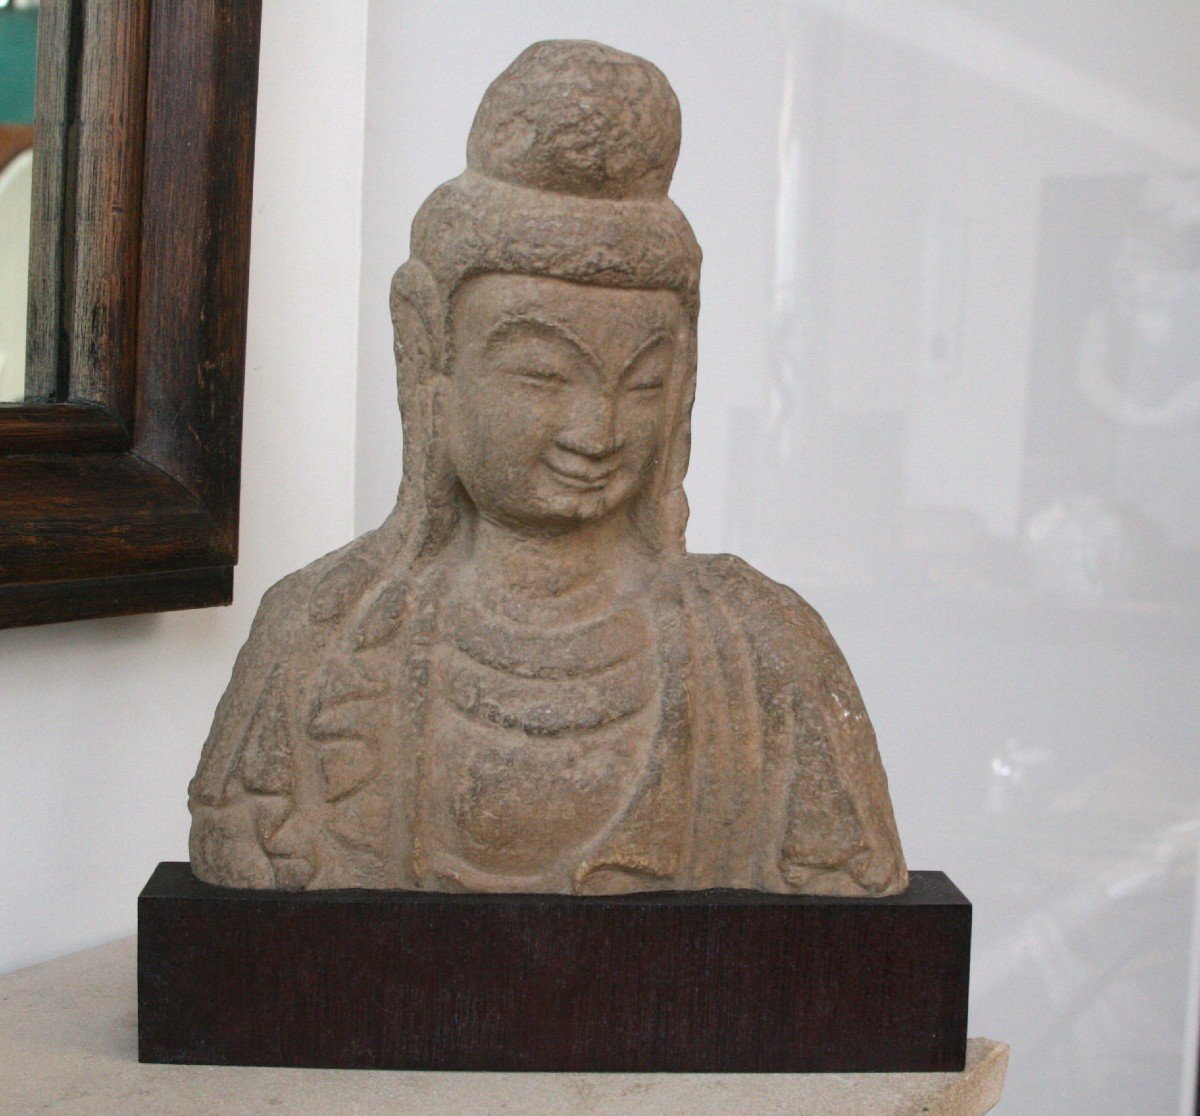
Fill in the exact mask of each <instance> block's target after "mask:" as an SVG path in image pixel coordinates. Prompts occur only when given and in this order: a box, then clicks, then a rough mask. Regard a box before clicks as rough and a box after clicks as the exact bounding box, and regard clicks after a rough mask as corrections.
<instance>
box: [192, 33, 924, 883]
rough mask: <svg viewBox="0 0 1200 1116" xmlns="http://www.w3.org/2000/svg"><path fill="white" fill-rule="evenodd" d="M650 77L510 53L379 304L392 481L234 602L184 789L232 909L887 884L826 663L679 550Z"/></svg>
mask: <svg viewBox="0 0 1200 1116" xmlns="http://www.w3.org/2000/svg"><path fill="white" fill-rule="evenodd" d="M678 149H679V106H678V102H677V101H676V99H675V95H674V93H673V92H672V90H671V88H670V86H669V85H668V84H667V82H666V79H665V78H664V77H663V75H662V74H661V73H660V72H659V71H658V70H657V69H656V68H655V67H654V66H652V65H650V64H649V63H648V62H646V61H644V60H642V59H640V58H635V57H632V56H630V55H627V54H622V53H620V52H618V51H615V50H612V49H611V48H609V47H605V46H601V45H599V44H596V43H584V42H546V43H538V44H536V45H535V46H532V47H530V48H529V49H528V50H526V51H525V52H524V53H523V54H522V55H521V56H520V57H519V58H518V59H517V60H516V61H515V62H514V63H513V64H512V65H511V66H510V67H509V68H508V69H507V70H506V71H505V72H504V73H503V74H501V75H500V77H499V78H498V79H497V80H496V81H495V82H494V83H493V84H492V86H491V87H490V88H489V89H488V91H487V93H486V95H485V96H484V99H483V102H482V104H481V105H480V108H479V111H478V114H477V115H476V118H475V122H474V124H473V126H472V128H471V133H470V138H469V140H468V142H467V170H466V171H465V172H464V173H463V174H462V175H461V176H460V177H458V178H456V179H454V180H453V181H452V182H448V183H446V184H445V185H444V186H442V187H440V188H439V189H437V190H436V191H434V193H433V194H432V195H431V196H430V197H429V198H428V200H427V201H426V202H425V203H424V205H423V206H422V207H421V209H420V211H419V212H418V214H417V217H416V220H415V221H414V224H413V230H412V254H411V258H410V259H409V260H408V262H407V263H405V264H404V265H403V266H402V267H401V268H400V270H399V271H398V272H397V273H396V276H395V279H394V281H393V283H392V296H391V310H392V321H393V323H394V327H395V351H396V365H397V369H398V378H399V394H400V409H401V413H402V417H403V423H404V478H403V482H402V484H401V488H400V496H399V500H398V502H397V504H396V508H395V511H394V512H393V513H392V514H391V515H390V516H389V517H388V519H387V520H386V521H385V522H384V524H383V525H382V526H381V527H380V528H379V529H378V530H376V531H372V532H370V533H368V534H366V535H364V536H362V537H361V538H359V539H356V540H355V541H354V542H352V543H350V545H349V546H347V547H345V548H343V549H342V550H339V551H337V552H336V553H333V554H330V555H328V556H326V557H325V558H322V559H320V560H319V561H317V562H314V563H313V564H312V565H311V566H309V567H307V568H306V569H303V570H301V571H299V572H298V573H295V574H292V575H291V576H290V577H287V578H285V579H284V580H283V581H282V582H280V583H279V584H278V585H276V586H275V587H274V588H273V589H271V590H270V591H269V592H268V593H267V594H266V596H265V597H264V599H263V602H262V606H261V607H260V609H259V612H258V616H257V619H256V620H255V622H254V627H253V629H252V631H251V633H250V638H249V640H248V642H247V643H246V646H245V648H244V649H243V650H242V652H241V654H240V656H239V657H238V660H237V664H236V666H235V667H234V672H233V679H232V681H231V682H230V685H229V688H228V690H227V692H226V694H225V696H224V698H223V699H222V701H221V703H220V706H219V707H218V709H217V713H216V719H215V723H214V724H213V728H212V732H211V733H210V735H209V738H208V741H207V742H206V744H205V746H204V753H203V756H202V758H201V760H200V767H199V771H198V773H197V775H196V778H195V779H194V780H193V782H192V784H191V810H192V836H191V859H192V867H193V869H194V870H195V873H196V875H197V876H199V877H200V878H201V879H202V880H206V881H208V882H210V883H214V884H223V885H228V886H236V887H251V888H282V889H304V888H310V889H311V888H342V887H370V888H423V889H429V890H434V891H463V890H466V891H487V892H567V893H580V894H611V893H617V892H630V891H647V890H658V889H698V888H709V887H736V888H756V889H760V890H763V891H773V892H794V893H808V894H820V895H843V896H864V895H865V896H870V895H885V894H890V893H893V892H898V891H902V890H903V889H904V888H905V886H906V885H907V879H908V877H907V873H906V870H905V866H904V858H903V854H902V853H901V850H900V842H899V839H898V837H897V834H896V828H895V822H894V821H893V818H892V808H891V803H890V801H889V798H888V790H887V780H886V777H885V775H884V772H883V767H882V766H881V764H880V760H879V753H878V750H877V748H876V744H875V737H874V733H873V731H872V729H871V725H870V722H869V721H868V719H867V714H866V712H865V710H864V709H863V705H862V701H861V699H860V697H859V694H858V690H857V688H856V687H855V684H854V680H853V678H852V677H851V675H850V671H849V669H848V668H847V666H846V663H845V661H844V659H843V658H842V655H841V653H840V652H839V651H838V649H837V646H836V645H835V644H834V642H833V640H832V639H831V638H830V635H829V632H828V631H827V630H826V628H825V626H824V624H823V623H822V622H821V620H820V618H819V617H818V616H817V615H816V613H815V612H814V611H813V610H812V609H811V608H810V607H809V606H808V605H806V604H805V603H804V602H803V601H802V600H800V598H799V597H797V596H796V595H795V594H794V593H793V592H792V591H791V590H790V589H786V588H784V587H783V586H781V585H777V584H776V583H774V582H772V581H770V580H768V579H767V578H766V577H764V576H763V575H762V574H759V573H757V572H756V571H754V570H753V569H751V568H750V567H749V566H747V565H746V564H745V563H744V562H742V561H740V560H739V559H737V558H733V557H730V556H728V555H716V556H713V555H699V554H688V553H687V552H686V550H685V548H684V524H685V521H686V518H687V503H686V500H685V498H684V494H683V487H682V484H683V476H684V472H685V471H686V469H687V460H688V449H689V415H690V411H691V406H692V398H693V393H694V386H695V373H696V316H697V310H698V305H699V303H698V282H699V274H700V250H699V248H698V246H697V244H696V241H695V238H694V237H693V235H692V230H691V228H690V227H689V225H688V223H687V221H686V220H685V219H684V217H683V215H682V214H681V213H680V211H679V210H678V209H677V208H676V207H675V206H674V204H672V202H671V201H669V200H668V198H667V196H666V192H667V186H668V184H669V182H670V178H671V173H672V171H673V169H674V166H675V159H676V155H677V153H678Z"/></svg>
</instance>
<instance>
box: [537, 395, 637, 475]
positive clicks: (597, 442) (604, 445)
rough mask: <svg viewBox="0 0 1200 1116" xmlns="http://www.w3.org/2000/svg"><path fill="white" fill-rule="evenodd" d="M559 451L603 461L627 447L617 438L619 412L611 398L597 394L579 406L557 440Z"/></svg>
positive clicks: (555, 440)
mask: <svg viewBox="0 0 1200 1116" xmlns="http://www.w3.org/2000/svg"><path fill="white" fill-rule="evenodd" d="M554 443H555V445H557V446H558V448H559V449H562V450H566V451H567V452H568V453H577V454H579V455H580V456H581V457H588V458H591V459H592V460H600V459H601V458H605V457H609V456H611V455H612V454H614V453H616V452H617V450H619V449H620V448H621V447H622V446H623V445H624V439H622V438H621V437H619V436H618V434H617V424H616V408H615V406H614V405H613V399H612V397H611V396H610V395H608V394H603V395H602V394H599V393H597V394H596V395H594V396H591V397H589V399H588V400H587V402H586V404H584V405H582V406H580V408H579V409H578V411H577V412H576V413H575V415H574V416H573V421H572V422H571V423H570V425H569V426H567V427H566V428H564V429H563V430H562V431H560V432H559V434H558V435H557V436H556V437H555V439H554Z"/></svg>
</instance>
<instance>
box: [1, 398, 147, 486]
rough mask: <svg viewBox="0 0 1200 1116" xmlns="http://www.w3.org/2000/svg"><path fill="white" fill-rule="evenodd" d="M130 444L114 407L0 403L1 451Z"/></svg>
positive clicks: (92, 449)
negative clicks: (114, 412) (110, 408)
mask: <svg viewBox="0 0 1200 1116" xmlns="http://www.w3.org/2000/svg"><path fill="white" fill-rule="evenodd" d="M128 448H129V437H128V435H127V434H126V432H125V428H124V426H122V425H121V423H120V422H119V421H118V420H117V417H116V416H115V415H114V414H113V413H112V412H111V411H107V410H105V409H104V408H103V407H100V406H97V405H96V404H94V403H33V404H30V403H18V404H13V403H0V454H4V453H22V454H24V453H104V452H107V451H114V452H119V451H121V450H126V449H128ZM0 474H2V470H0Z"/></svg>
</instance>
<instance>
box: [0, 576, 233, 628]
mask: <svg viewBox="0 0 1200 1116" xmlns="http://www.w3.org/2000/svg"><path fill="white" fill-rule="evenodd" d="M232 600H233V567H232V566H210V567H207V568H204V569H198V570H169V571H167V572H165V573H156V574H134V575H132V576H130V577H88V578H83V579H81V580H79V581H41V582H33V583H28V582H27V583H25V584H22V585H0V628H13V627H18V626H22V627H23V626H28V625H31V624H54V623H57V622H59V621H61V620H91V619H95V618H97V617H101V616H129V615H131V614H134V613H139V612H171V611H174V610H175V609H183V608H207V607H209V606H212V605H227V604H229V602H230V601H232Z"/></svg>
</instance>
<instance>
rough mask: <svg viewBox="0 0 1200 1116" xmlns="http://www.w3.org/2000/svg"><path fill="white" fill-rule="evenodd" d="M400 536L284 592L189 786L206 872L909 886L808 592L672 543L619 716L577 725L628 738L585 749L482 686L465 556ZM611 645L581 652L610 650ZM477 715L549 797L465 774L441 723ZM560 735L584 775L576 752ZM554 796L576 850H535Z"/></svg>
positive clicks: (517, 668) (881, 790)
mask: <svg viewBox="0 0 1200 1116" xmlns="http://www.w3.org/2000/svg"><path fill="white" fill-rule="evenodd" d="M396 550H397V544H396V542H395V539H394V537H392V536H390V535H389V534H388V532H387V530H386V528H385V529H382V530H381V531H379V532H375V533H372V534H370V535H366V536H363V537H362V538H361V539H359V540H357V541H356V542H354V543H352V544H351V545H350V546H349V547H347V548H345V549H343V550H341V551H338V552H336V553H335V554H332V555H329V556H327V557H325V558H323V559H320V560H319V561H317V562H315V563H314V564H313V565H311V566H309V567H308V568H307V569H304V570H301V571H300V572H299V573H296V574H294V575H292V576H290V577H288V578H286V579H285V580H284V581H282V582H280V583H279V584H278V585H277V586H275V587H274V588H273V589H272V590H271V591H270V592H269V593H268V594H267V595H266V597H265V598H264V600H263V603H262V606H261V608H260V610H259V614H258V616H257V618H256V620H255V623H254V627H253V629H252V632H251V635H250V639H249V641H248V642H247V644H246V646H245V648H244V649H243V650H242V652H241V655H240V657H239V660H238V664H237V667H236V668H235V673H234V679H235V681H234V683H232V684H231V686H230V688H229V690H228V691H227V693H226V694H225V696H224V698H223V699H222V701H221V703H220V705H219V707H218V709H217V714H216V718H215V722H214V724H213V727H212V731H211V733H210V735H209V738H208V740H207V742H206V744H205V747H204V752H203V756H202V758H201V762H200V768H199V771H198V773H197V775H196V778H195V779H194V780H193V782H192V784H191V807H192V812H193V825H192V836H191V856H192V865H193V868H194V870H195V872H196V874H197V875H198V876H199V877H200V878H201V879H204V880H208V881H210V882H213V883H218V884H224V885H228V886H242V887H255V888H271V887H275V888H285V889H302V888H338V887H376V888H432V889H436V890H456V889H463V888H465V889H469V890H477V891H493V892H503V891H553V892H576V893H612V892H623V891H641V890H656V889H668V888H669V889H698V888H707V887H746V888H757V889H761V890H767V891H776V892H789V891H795V892H805V893H810V894H829V895H879V894H886V893H892V892H896V891H900V890H903V888H904V887H905V886H906V884H907V875H906V871H905V866H904V860H903V855H902V853H901V850H900V843H899V840H898V838H897V835H896V828H895V823H894V821H893V818H892V810H891V804H890V800H889V797H888V792H887V781H886V777H885V775H884V772H883V768H882V765H881V763H880V760H879V755H878V751H877V748H876V744H875V737H874V733H873V731H872V729H871V725H870V722H869V721H868V719H867V715H866V712H865V710H864V708H863V705H862V701H861V699H860V697H859V694H858V690H857V688H856V686H855V684H854V681H853V678H852V677H851V675H850V672H849V670H848V669H847V667H846V664H845V661H844V660H843V658H842V655H841V653H840V652H839V651H838V649H837V647H836V645H835V644H834V642H833V640H832V638H831V637H830V635H829V633H828V631H827V629H826V628H825V625H824V624H823V623H822V621H821V619H820V618H819V617H818V616H817V614H816V613H815V612H814V611H813V610H812V609H811V608H810V607H809V606H808V605H806V604H805V603H804V602H803V601H801V600H800V598H799V597H797V596H796V595H795V594H794V593H793V592H792V591H791V590H789V589H787V588H785V587H783V586H781V585H778V584H776V583H774V582H772V581H770V580H769V579H767V578H766V577H764V576H763V575H761V574H759V573H757V572H755V571H754V570H753V569H751V568H750V567H749V566H747V565H746V564H745V563H744V562H742V561H740V560H739V559H737V558H733V557H730V556H728V555H719V556H708V555H686V556H684V557H682V558H679V559H675V560H673V561H671V562H668V563H664V565H663V567H662V569H661V571H660V572H659V574H658V576H657V578H656V580H655V581H654V583H653V584H652V585H651V586H650V587H649V589H648V592H647V594H646V597H645V601H644V602H643V604H644V607H643V609H642V613H641V615H642V620H640V621H637V622H636V623H635V622H633V621H630V622H628V623H625V624H622V625H618V629H619V630H621V631H625V632H629V631H634V632H635V634H637V639H636V640H635V643H636V646H633V645H631V646H633V650H629V651H628V656H627V660H622V661H623V662H627V664H632V665H627V666H626V667H624V668H622V669H624V670H625V676H627V677H625V680H624V681H621V679H620V678H618V679H617V682H616V683H614V686H615V687H616V688H615V689H612V690H610V691H608V692H609V694H610V697H611V699H612V701H613V702H615V703H616V704H615V705H614V708H613V710H612V711H610V712H609V713H606V712H605V710H602V709H601V710H598V711H596V712H595V713H591V712H588V710H587V709H584V711H583V712H582V713H579V714H578V715H577V716H576V718H575V721H574V722H572V724H571V725H570V726H566V727H567V728H570V729H571V731H573V732H576V736H577V737H578V739H579V740H583V738H584V737H583V735H582V734H586V733H587V732H590V731H593V730H594V731H595V732H598V733H603V732H607V733H608V736H606V737H605V736H601V737H599V738H598V743H597V741H596V740H593V741H592V743H591V744H589V745H588V747H587V748H585V747H584V746H583V745H582V744H578V743H577V744H570V743H569V741H568V743H563V740H566V739H567V738H566V737H562V736H556V734H557V733H559V732H560V730H564V731H565V729H564V726H562V725H556V724H555V723H554V716H555V711H554V709H553V708H549V709H545V710H542V711H540V712H539V711H537V710H535V711H533V712H530V711H528V710H526V711H524V712H522V711H521V710H520V709H518V711H517V712H516V713H512V714H509V713H506V712H505V702H506V700H508V699H505V698H504V697H503V696H501V697H500V698H495V697H491V696H489V694H490V692H491V691H490V690H489V689H488V685H483V690H484V691H486V692H484V693H482V696H481V693H480V686H481V685H482V684H481V683H477V682H473V681H472V680H471V679H472V672H476V673H479V672H481V671H482V672H484V673H486V672H487V671H489V670H492V669H493V668H495V667H496V663H494V662H491V661H490V660H489V654H490V653H489V652H488V651H487V650H486V648H485V649H484V650H481V651H478V652H471V649H470V646H469V640H468V641H467V642H466V643H464V639H465V638H466V637H462V638H459V637H458V636H456V635H455V632H456V631H458V632H459V634H460V636H461V631H460V628H461V625H460V626H459V628H455V625H454V622H453V618H452V617H450V616H448V615H447V613H448V612H449V611H451V610H450V609H449V606H448V605H447V603H446V602H447V597H446V580H447V576H448V574H447V568H446V564H445V562H444V561H442V560H434V561H432V562H430V563H428V564H427V565H425V566H424V567H422V568H421V569H419V570H418V571H417V572H411V571H409V570H407V569H406V570H405V571H404V572H403V573H401V574H397V573H395V572H394V571H395V569H396V563H395V561H394V555H395V553H396ZM639 625H643V626H644V627H645V631H644V632H642V631H641V628H640V627H639ZM638 633H640V634H638ZM469 634H470V633H469V631H468V636H469ZM600 635H603V633H600ZM598 638H599V637H598ZM605 638H607V637H605ZM456 639H457V643H456ZM504 646H505V647H506V648H507V652H506V653H507V654H508V655H509V657H510V658H511V659H512V660H513V661H512V662H510V663H508V664H507V667H506V669H507V670H508V674H500V675H497V676H496V678H495V679H493V683H494V684H490V683H489V685H492V689H496V688H497V687H499V689H497V692H498V693H501V694H502V695H503V693H507V692H508V691H507V690H504V686H510V688H511V686H517V687H518V689H517V691H514V692H517V693H518V696H519V693H520V692H521V691H520V690H519V686H520V684H522V683H520V676H521V661H520V660H521V654H522V651H521V645H520V642H519V641H517V642H516V643H514V642H513V640H512V639H509V640H507V641H506V642H505V644H504ZM580 646H588V644H587V641H583V642H582V643H580ZM597 646H598V645H597ZM464 647H465V648H466V652H464ZM447 648H449V650H447ZM602 651H603V648H600V649H599V650H597V651H595V653H594V655H593V657H594V658H595V663H593V664H591V666H589V665H588V664H584V665H583V666H581V667H580V668H579V669H580V671H585V670H586V669H592V667H594V668H595V669H600V668H603V667H604V666H605V662H604V661H602ZM637 656H641V657H640V658H638V657H637ZM492 657H493V658H494V656H492ZM447 663H449V664H450V665H449V666H447V665H446V664H447ZM439 664H440V665H439ZM568 673H569V671H568ZM513 677H516V678H517V681H516V682H513V681H512V678H513ZM464 678H465V679H466V681H463V679H464ZM506 680H507V681H506ZM622 686H624V689H622V688H621V687H622ZM613 695H615V696H613ZM511 701H514V702H515V701H517V699H516V698H513V699H511ZM621 702H625V703H626V704H627V706H628V707H627V708H625V707H624V706H621ZM510 704H511V702H510ZM517 704H518V705H519V702H517ZM585 704H586V703H585ZM514 708H515V706H514ZM455 718H458V720H455ZM546 718H549V720H547V719H546ZM589 718H591V719H590V720H589ZM621 718H624V719H623V720H622V719H621ZM460 721H461V724H462V725H463V726H466V727H465V728H463V729H462V730H461V731H463V732H469V733H473V734H474V738H477V740H478V742H477V744H475V745H472V747H474V748H475V749H476V753H480V754H482V753H481V752H480V750H481V749H485V750H486V748H488V747H490V742H491V740H492V737H494V738H495V741H496V743H495V747H494V748H492V751H491V752H488V753H487V755H488V756H490V760H489V762H492V763H493V764H496V763H499V764H500V765H501V766H502V767H503V766H504V765H505V764H510V765H513V764H515V765H517V768H518V769H519V768H520V765H521V764H525V765H526V770H527V771H528V772H532V775H531V776H530V778H531V779H532V782H531V784H530V785H531V787H532V788H533V789H532V790H531V794H536V795H537V796H540V800H539V801H537V802H536V803H534V804H533V808H532V810H531V804H530V802H529V801H528V800H526V801H520V800H519V799H520V796H519V794H509V795H508V796H507V797H505V795H504V794H501V793H499V792H497V791H496V790H495V787H494V785H489V787H485V788H484V792H483V794H482V797H478V798H473V797H472V796H471V795H470V794H468V793H467V791H465V790H464V789H463V788H464V787H465V786H466V784H467V780H466V777H465V776H463V777H462V778H459V779H458V782H455V781H454V779H453V778H451V780H450V784H449V785H447V782H446V776H445V775H444V774H443V773H442V772H443V768H444V766H445V765H442V767H439V766H438V765H437V764H436V763H433V762H431V761H433V760H435V759H436V758H437V757H436V756H434V755H433V754H432V753H433V752H434V751H435V750H436V749H439V748H443V749H445V748H448V747H454V746H456V745H455V742H456V741H457V740H458V739H459V738H458V737H456V736H454V735H453V734H450V735H448V733H449V732H450V729H448V728H447V727H446V726H447V725H450V726H451V728H453V726H454V725H457V724H459V722H460ZM609 722H611V723H609ZM439 726H441V727H439ZM606 726H607V727H606ZM455 731H459V730H455ZM489 733H491V734H492V737H489V735H488V734H489ZM570 739H572V740H574V739H576V738H575V737H572V738H570ZM589 739H591V738H589ZM468 743H469V741H468ZM555 748H558V749H559V750H560V752H561V753H562V754H563V755H565V756H567V759H566V760H564V761H563V762H564V764H565V763H566V762H567V761H568V760H569V762H570V763H571V764H574V765H575V766H576V767H577V768H578V769H579V771H580V772H581V773H580V774H579V775H578V777H576V776H574V775H571V774H570V773H569V772H566V771H564V773H563V774H562V775H561V776H560V775H559V773H558V772H556V770H555V767H554V757H555V755H556V754H557V753H555V751H554V749H555ZM497 749H499V751H497ZM564 749H565V751H564ZM589 749H590V750H589ZM568 752H569V753H570V754H569V755H567V753H568ZM476 753H472V755H474V754H476ZM497 755H499V756H500V757H501V758H500V759H497ZM443 758H444V755H443ZM468 759H469V757H468ZM474 762H476V761H475V760H473V759H470V762H468V760H467V759H464V761H463V764H462V765H460V766H461V769H462V772H467V773H469V771H470V770H473V768H471V767H470V763H474ZM451 768H452V769H453V764H452V765H451ZM572 770H574V768H573V769H572ZM500 774H501V776H502V775H503V772H502V771H501V773H500ZM539 779H540V780H541V782H540V783H539V782H538V780H539ZM572 780H573V781H572ZM589 780H591V783H590V784H589ZM589 786H590V787H591V791H592V792H594V793H593V794H592V796H591V797H590V798H589V797H587V796H586V794H585V795H584V796H583V797H580V794H581V791H582V792H588V790H589ZM489 793H490V794H491V797H490V798H489V797H488V794H489ZM456 795H457V797H455V796H456ZM572 795H574V796H575V797H574V798H572V797H571V796H572ZM463 803H466V805H463ZM456 804H457V805H456ZM583 804H586V805H587V808H586V809H584V808H583ZM539 810H541V811H544V812H545V815H546V816H547V817H548V818H553V817H558V818H560V819H569V820H571V823H572V825H573V828H571V830H570V839H569V840H567V841H565V842H563V847H559V848H555V847H552V846H551V845H547V846H546V847H545V848H543V847H542V846H541V845H539V843H538V834H537V832H536V817H537V811H539ZM489 827H491V828H489ZM489 834H491V835H492V836H491V837H490V838H489V836H488V835H489ZM497 834H500V835H501V837H502V838H503V839H499V838H497V836H496V835H497ZM488 840H493V841H494V844H495V848H494V849H493V850H492V851H490V852H488V851H486V848H485V846H486V844H487V841H488ZM506 842H507V843H506ZM473 850H474V851H473ZM481 850H483V851H481ZM506 850H507V851H506Z"/></svg>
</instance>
